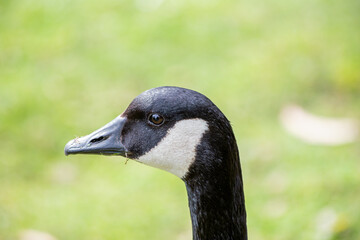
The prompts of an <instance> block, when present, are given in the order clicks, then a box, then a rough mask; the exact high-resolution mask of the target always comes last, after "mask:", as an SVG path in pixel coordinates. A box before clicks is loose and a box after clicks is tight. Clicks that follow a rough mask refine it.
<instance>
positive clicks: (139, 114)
mask: <svg viewBox="0 0 360 240" xmlns="http://www.w3.org/2000/svg"><path fill="white" fill-rule="evenodd" d="M224 120H225V119H224V116H223V114H221V112H220V110H218V109H217V107H216V106H215V105H214V104H213V103H212V102H211V101H210V100H209V99H208V98H207V97H205V96H204V95H202V94H200V93H198V92H195V91H192V90H188V89H183V88H178V87H160V88H154V89H151V90H148V91H145V92H143V93H142V94H140V95H139V96H138V97H136V98H135V99H134V100H133V101H132V102H131V103H130V105H129V106H128V108H127V109H126V110H125V111H124V112H123V113H122V114H121V115H120V116H118V117H116V118H115V119H114V120H113V121H111V122H110V123H108V124H106V125H105V126H104V127H102V128H100V129H98V130H96V131H94V132H93V133H91V134H89V135H87V136H84V137H80V138H76V139H73V140H71V141H70V142H68V143H67V144H66V146H65V154H66V155H69V154H102V155H120V156H124V157H127V158H130V159H133V160H136V161H138V162H141V163H143V164H146V165H149V166H152V167H156V168H159V169H163V170H165V171H168V172H170V173H172V174H175V175H176V176H178V177H180V178H184V177H185V176H186V174H187V173H188V171H189V168H190V166H191V165H192V164H194V161H195V160H196V155H197V148H198V147H199V146H200V145H203V147H204V146H205V145H206V144H210V143H209V142H207V143H206V142H205V141H204V136H205V135H206V133H207V132H208V131H209V129H210V128H214V127H217V125H219V122H221V121H224ZM215 135H219V134H216V133H215ZM220 135H221V134H220ZM213 137H215V136H213ZM207 140H211V139H207ZM222 140H226V139H219V137H217V141H218V142H221V141H222ZM220 145H221V144H220ZM208 148H210V149H207V150H208V151H209V152H213V151H214V150H216V149H212V148H213V147H212V146H208ZM208 164H211V163H208Z"/></svg>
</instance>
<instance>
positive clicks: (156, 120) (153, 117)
mask: <svg viewBox="0 0 360 240" xmlns="http://www.w3.org/2000/svg"><path fill="white" fill-rule="evenodd" d="M149 121H150V122H151V123H152V124H155V125H157V126H159V125H161V124H162V123H163V122H164V118H163V117H162V116H160V115H159V114H157V113H153V114H150V116H149Z"/></svg>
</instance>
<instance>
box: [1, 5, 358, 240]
mask: <svg viewBox="0 0 360 240" xmlns="http://www.w3.org/2000/svg"><path fill="white" fill-rule="evenodd" d="M359 13H360V1H358V0H344V1H335V0H326V1H325V0H264V1H250V0H240V1H235V0H230V1H220V0H206V1H205V0H197V1H190V0H134V1H130V0H118V1H116V0H102V1H98V0H97V1H96V0H86V1H85V0H72V1H69V0H64V1H57V0H36V1H35V0H11V1H7V0H2V1H0V239H1V240H13V239H20V240H23V239H25V240H29V239H30V240H43V239H58V240H60V239H88V240H102V239H104V240H110V239H147V240H151V239H157V240H158V239H175V240H182V239H191V224H190V215H189V212H188V207H187V197H186V191H185V187H184V184H183V182H182V181H180V180H179V179H177V178H176V177H175V176H173V175H171V174H169V173H166V172H163V171H161V170H157V169H153V168H150V167H147V166H143V165H141V164H138V163H136V162H132V161H128V162H127V164H125V159H124V158H119V157H104V156H70V157H65V156H64V154H63V147H64V145H65V143H66V142H67V141H68V140H70V139H72V138H74V137H76V136H81V135H86V134H88V133H90V132H91V131H93V130H95V129H97V128H98V127H100V126H102V125H103V124H105V123H107V122H108V121H110V120H112V119H113V118H115V117H116V116H117V115H118V114H120V113H121V112H122V111H123V110H124V109H125V108H126V107H127V105H128V104H129V102H130V101H131V100H132V99H133V98H134V97H136V96H137V95H138V94H140V93H141V92H142V91H144V90H146V89H149V88H153V87H157V86H163V85H175V86H181V87H186V88H191V89H194V90H197V91H199V92H202V93H203V94H205V95H206V96H208V97H209V98H210V99H212V100H213V101H214V102H215V103H216V104H217V105H218V106H219V108H220V109H222V111H223V112H224V113H225V114H226V116H227V117H228V118H229V119H230V120H231V122H232V125H233V128H234V131H235V134H236V137H237V140H238V146H239V149H240V153H241V162H242V168H243V175H244V182H245V194H246V206H247V213H248V228H249V239H253V240H257V239H258V240H260V239H264V240H271V239H274V240H281V239H283V240H287V239H303V240H309V239H315V240H321V239H324V240H325V239H351V240H353V239H360V204H359V203H360V171H359V169H360V142H359V141H358V140H357V141H355V142H353V143H349V144H343V145H340V146H332V147H331V146H321V145H312V144H309V143H306V142H304V141H301V140H299V139H297V138H295V137H293V136H291V135H289V134H288V133H287V132H286V131H285V130H284V128H283V127H282V125H281V123H280V121H279V112H280V111H281V109H282V107H283V106H284V105H286V104H288V103H296V104H299V105H301V106H303V107H304V108H306V109H307V110H308V111H310V112H312V113H314V114H318V115H321V116H329V117H351V118H354V119H360V14H359ZM36 231H37V232H36ZM41 233H42V235H41ZM46 234H48V235H46ZM29 236H30V237H29ZM31 236H32V237H31ZM34 236H35V237H34Z"/></svg>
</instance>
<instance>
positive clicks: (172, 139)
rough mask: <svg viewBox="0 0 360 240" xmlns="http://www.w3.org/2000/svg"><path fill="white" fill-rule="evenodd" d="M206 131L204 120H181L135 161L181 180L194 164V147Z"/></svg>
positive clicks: (206, 125)
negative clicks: (166, 172) (161, 170)
mask: <svg viewBox="0 0 360 240" xmlns="http://www.w3.org/2000/svg"><path fill="white" fill-rule="evenodd" d="M207 130H208V124H207V122H206V121H205V120H202V119H198V118H196V119H186V120H181V121H179V122H177V123H176V124H175V125H174V126H173V127H172V128H171V129H169V130H168V133H167V134H166V136H165V137H164V138H163V139H162V140H161V141H160V142H159V143H158V144H157V145H156V146H155V147H153V148H152V149H151V150H150V151H149V152H147V153H145V154H144V155H142V156H140V157H139V158H138V159H137V160H138V161H139V162H142V163H144V164H146V165H149V166H152V167H156V168H160V169H163V170H165V171H168V172H171V173H173V174H175V175H176V176H178V177H180V178H182V177H183V176H185V174H186V173H187V171H188V169H189V167H190V165H191V164H192V163H193V162H194V160H195V155H196V147H197V146H198V144H199V143H200V141H201V139H202V137H203V135H204V133H205V132H206V131H207Z"/></svg>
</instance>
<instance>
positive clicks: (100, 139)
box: [90, 136, 106, 143]
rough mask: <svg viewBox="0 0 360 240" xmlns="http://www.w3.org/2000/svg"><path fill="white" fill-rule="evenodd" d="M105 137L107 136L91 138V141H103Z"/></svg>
mask: <svg viewBox="0 0 360 240" xmlns="http://www.w3.org/2000/svg"><path fill="white" fill-rule="evenodd" d="M105 139H106V137H104V136H101V137H98V138H94V139H91V140H90V143H98V142H101V141H103V140H105Z"/></svg>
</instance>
